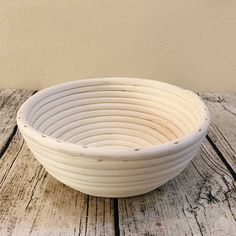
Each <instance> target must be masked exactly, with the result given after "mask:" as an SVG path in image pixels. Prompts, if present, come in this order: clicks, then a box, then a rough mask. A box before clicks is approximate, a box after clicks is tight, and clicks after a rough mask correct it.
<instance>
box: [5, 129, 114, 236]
mask: <svg viewBox="0 0 236 236" xmlns="http://www.w3.org/2000/svg"><path fill="white" fill-rule="evenodd" d="M114 234H115V233H114V215H113V199H105V198H97V197H92V196H88V195H86V194H83V193H80V192H78V191H76V190H73V189H71V188H69V187H67V186H65V185H63V184H61V183H60V182H58V181H57V180H55V179H54V178H53V177H51V176H50V175H49V174H48V173H47V172H46V171H45V169H44V168H43V167H42V166H41V165H40V164H39V163H38V162H37V161H36V160H35V158H34V157H33V155H32V154H31V152H30V151H29V149H28V148H27V146H26V145H25V143H24V141H23V139H22V137H21V135H20V134H19V133H18V132H17V133H16V135H15V137H14V138H13V140H12V142H11V144H10V146H9V147H8V149H7V151H6V152H5V154H4V155H3V157H2V158H1V159H0V235H6V236H7V235H16V236H18V235H109V236H110V235H111V236H112V235H114Z"/></svg>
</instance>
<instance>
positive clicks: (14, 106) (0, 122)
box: [0, 89, 34, 157]
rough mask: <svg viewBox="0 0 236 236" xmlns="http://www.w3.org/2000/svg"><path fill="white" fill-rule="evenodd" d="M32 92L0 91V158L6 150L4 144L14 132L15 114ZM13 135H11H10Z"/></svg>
mask: <svg viewBox="0 0 236 236" xmlns="http://www.w3.org/2000/svg"><path fill="white" fill-rule="evenodd" d="M33 92H34V91H28V90H16V89H0V157H1V156H2V155H3V152H4V151H5V149H6V144H7V142H8V140H9V138H10V137H11V136H14V133H15V132H16V128H15V126H16V119H15V118H16V112H17V110H18V108H19V107H20V105H21V104H22V103H23V102H24V101H25V100H26V99H27V98H28V97H30V96H31V94H32V93H33ZM12 134H13V135H12Z"/></svg>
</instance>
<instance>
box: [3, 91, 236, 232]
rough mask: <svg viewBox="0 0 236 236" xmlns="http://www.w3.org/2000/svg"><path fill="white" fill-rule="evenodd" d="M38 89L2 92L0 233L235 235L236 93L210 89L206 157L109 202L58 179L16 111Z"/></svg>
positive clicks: (203, 150) (203, 149)
mask: <svg viewBox="0 0 236 236" xmlns="http://www.w3.org/2000/svg"><path fill="white" fill-rule="evenodd" d="M32 93H33V91H26V90H9V89H5V90H0V235H1V236H5V235H17V236H21V235H23V236H26V235H43V236H45V235H109V236H110V235H144V236H151V235H173V236H179V235H180V236H181V235H213V236H218V235H222V236H229V235H236V187H235V186H236V182H235V181H236V94H229V93H221V94H218V93H204V94H201V96H202V97H203V98H204V100H205V101H206V103H207V105H208V107H209V109H210V112H211V117H212V123H211V127H210V130H209V133H208V135H207V138H206V139H205V141H204V143H203V144H202V146H201V150H200V152H199V154H198V155H197V156H196V157H195V159H194V160H193V161H192V162H191V163H190V165H189V166H188V167H187V168H186V170H185V171H183V172H182V173H181V174H180V175H179V176H177V177H176V178H174V179H173V180H171V181H169V182H168V183H167V184H165V185H164V186H162V187H160V188H158V189H156V190H155V191H153V192H150V193H148V194H145V195H142V196H138V197H132V198H121V199H105V198H98V197H92V196H88V195H86V194H83V193H80V192H77V191H75V190H73V189H71V188H69V187H67V186H65V185H63V184H62V183H60V182H58V181H57V180H55V179H54V178H53V177H51V176H50V175H49V174H47V172H46V171H45V170H44V168H43V167H42V166H41V165H40V164H39V163H38V162H37V161H36V160H35V158H34V157H33V155H32V154H31V152H30V151H29V149H28V148H27V146H26V144H25V142H24V141H23V139H22V136H21V135H20V133H19V131H18V129H17V126H16V122H15V116H16V112H17V110H18V108H19V106H20V105H21V104H22V103H23V102H24V100H25V99H27V98H28V97H29V96H30V95H31V94H32Z"/></svg>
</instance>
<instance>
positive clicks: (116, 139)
mask: <svg viewBox="0 0 236 236" xmlns="http://www.w3.org/2000/svg"><path fill="white" fill-rule="evenodd" d="M135 82H136V83H134V82H132V81H131V82H130V83H129V82H127V81H126V82H125V83H121V82H120V80H115V79H113V80H112V79H111V80H106V79H104V80H101V81H97V80H87V81H86V82H84V81H83V82H80V81H77V82H76V83H73V84H69V85H66V86H58V87H57V86H56V87H55V88H51V89H49V90H45V92H43V91H42V92H41V93H39V94H36V96H35V99H32V101H33V102H31V109H30V110H29V113H28V116H27V120H28V123H29V124H30V125H31V126H32V127H33V128H34V129H36V130H38V131H40V132H41V133H42V134H45V135H48V136H51V137H53V138H55V139H58V140H63V141H67V142H72V143H76V144H80V145H83V146H85V147H86V146H88V147H89V146H96V147H106V148H113V147H116V148H117V147H119V148H120V147H121V148H140V147H147V146H152V145H159V144H163V143H167V142H170V141H173V140H177V139H179V138H182V137H184V136H185V135H188V134H190V133H192V132H194V131H196V130H197V129H199V127H200V125H201V124H202V120H203V116H204V108H203V105H202V103H201V102H200V100H199V98H198V97H197V96H196V95H195V94H193V93H192V92H189V91H187V90H184V89H181V88H177V87H175V86H169V85H166V84H163V83H158V82H156V81H155V82H153V83H141V84H139V83H138V80H137V81H135Z"/></svg>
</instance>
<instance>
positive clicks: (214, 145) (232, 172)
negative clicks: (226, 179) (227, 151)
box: [206, 135, 236, 181]
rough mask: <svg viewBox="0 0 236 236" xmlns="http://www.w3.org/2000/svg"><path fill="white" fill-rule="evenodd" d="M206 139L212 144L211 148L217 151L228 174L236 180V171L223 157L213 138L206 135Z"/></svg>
mask: <svg viewBox="0 0 236 236" xmlns="http://www.w3.org/2000/svg"><path fill="white" fill-rule="evenodd" d="M206 138H207V141H208V142H209V143H210V145H211V146H212V148H213V149H214V150H215V152H216V153H217V155H218V156H219V158H220V159H221V161H222V162H223V163H224V165H225V166H226V168H227V169H228V170H229V172H230V174H231V175H232V177H233V178H234V180H235V181H236V173H235V172H234V170H233V169H232V167H231V166H230V164H229V163H228V162H227V160H226V159H225V157H224V155H223V154H222V153H221V151H220V150H219V148H218V147H217V146H216V144H215V143H214V142H213V140H212V139H211V138H210V136H208V135H206Z"/></svg>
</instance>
